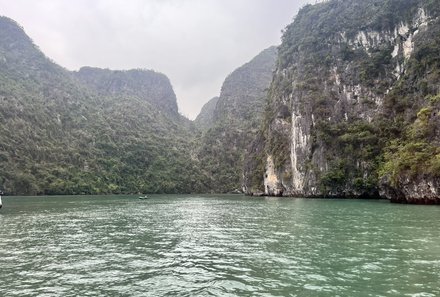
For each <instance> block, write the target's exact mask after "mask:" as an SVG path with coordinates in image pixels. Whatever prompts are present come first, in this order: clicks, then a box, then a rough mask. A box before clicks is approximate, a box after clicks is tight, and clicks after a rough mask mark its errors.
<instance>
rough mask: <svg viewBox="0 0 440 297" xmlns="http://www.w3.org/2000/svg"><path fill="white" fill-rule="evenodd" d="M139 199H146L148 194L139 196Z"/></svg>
mask: <svg viewBox="0 0 440 297" xmlns="http://www.w3.org/2000/svg"><path fill="white" fill-rule="evenodd" d="M139 199H148V196H147V195H145V196H139Z"/></svg>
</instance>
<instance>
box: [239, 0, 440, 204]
mask: <svg viewBox="0 0 440 297" xmlns="http://www.w3.org/2000/svg"><path fill="white" fill-rule="evenodd" d="M439 9H440V1H437V0H408V1H398V0H385V1H383V0H362V1H360V0H345V1H340V0H332V1H326V2H323V3H318V4H316V5H307V6H305V7H304V8H303V9H301V11H300V12H299V13H298V15H297V16H296V18H295V20H294V22H293V23H292V24H290V25H289V26H288V27H287V28H286V30H285V31H284V34H283V40H282V45H281V46H280V47H279V56H278V62H277V69H276V72H275V75H274V79H273V82H272V84H271V87H270V90H269V95H268V96H269V104H268V107H267V110H266V112H265V120H264V128H263V129H262V130H261V131H260V133H259V135H258V137H257V139H256V140H255V141H254V143H253V145H252V146H250V148H249V152H248V158H247V161H246V162H245V175H244V176H245V178H244V182H245V188H246V191H247V193H248V194H261V193H265V194H266V195H279V196H301V197H379V196H382V197H386V198H388V199H391V200H392V201H396V202H411V203H439V202H440V188H439V176H440V170H439V169H440V148H439V144H440V125H439V123H440V116H439V110H440V99H439V98H440V59H439V57H440V19H439V15H440V14H439Z"/></svg>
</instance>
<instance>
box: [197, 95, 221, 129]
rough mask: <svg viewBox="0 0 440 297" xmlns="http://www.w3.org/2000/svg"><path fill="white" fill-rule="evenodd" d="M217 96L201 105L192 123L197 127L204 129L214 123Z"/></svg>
mask: <svg viewBox="0 0 440 297" xmlns="http://www.w3.org/2000/svg"><path fill="white" fill-rule="evenodd" d="M217 102H218V97H214V98H212V99H211V100H209V101H208V102H207V103H206V104H205V105H203V107H202V109H201V110H200V113H199V114H198V115H197V118H196V119H195V120H194V124H195V125H196V127H198V128H199V129H201V130H203V131H205V130H208V129H209V128H211V127H212V125H213V124H214V112H215V107H216V106H217Z"/></svg>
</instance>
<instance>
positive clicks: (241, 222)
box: [0, 195, 440, 296]
mask: <svg viewBox="0 0 440 297" xmlns="http://www.w3.org/2000/svg"><path fill="white" fill-rule="evenodd" d="M3 204H4V207H3V209H2V210H0V226H1V238H0V261H1V262H0V263H1V264H0V266H1V269H0V296H337V295H339V296H439V295H440V280H439V275H440V220H439V218H440V208H438V207H424V206H408V205H393V204H389V203H388V202H386V201H363V200H308V199H285V198H284V199H277V198H245V197H241V196H227V195H221V196H203V197H202V196H190V195H186V196H182V195H179V196H177V195H175V196H167V195H157V196H152V197H151V199H148V200H139V199H137V197H134V196H132V197H130V196H82V197H72V196H70V197H69V196H65V197H26V198H25V197H14V198H13V197H6V198H3Z"/></svg>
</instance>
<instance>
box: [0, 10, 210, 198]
mask: <svg viewBox="0 0 440 297" xmlns="http://www.w3.org/2000/svg"><path fill="white" fill-rule="evenodd" d="M0 103H1V108H0V162H1V164H2V170H1V171H0V189H1V190H4V192H6V193H7V194H16V195H17V194H105V193H137V192H149V193H189V192H196V191H197V192H204V191H207V189H206V188H204V187H203V185H202V184H201V182H200V181H201V180H203V178H202V177H201V176H200V170H199V169H198V165H197V161H196V160H195V159H194V158H188V156H189V155H190V154H191V151H192V149H193V146H194V145H193V143H192V135H193V134H194V133H193V131H192V130H191V123H190V121H189V120H187V119H184V118H183V117H182V116H180V115H179V114H178V112H177V103H176V96H175V94H174V91H173V89H172V86H171V84H170V82H169V80H168V78H166V76H165V75H163V74H160V73H157V72H154V71H150V70H131V71H111V70H102V69H96V68H83V69H81V70H80V71H79V72H70V71H67V70H66V69H63V68H62V67H60V66H58V65H56V64H55V63H54V62H52V61H51V60H50V59H48V58H47V57H46V56H45V55H44V54H43V53H42V52H41V51H40V50H39V49H38V48H37V46H35V45H34V44H33V42H32V40H31V39H30V38H29V37H28V36H27V35H26V34H25V32H24V30H23V29H22V28H21V27H20V26H19V25H18V24H17V23H15V22H14V21H13V20H11V19H9V18H6V17H0Z"/></svg>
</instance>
